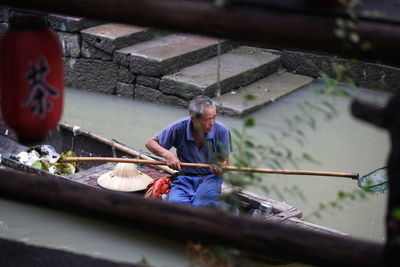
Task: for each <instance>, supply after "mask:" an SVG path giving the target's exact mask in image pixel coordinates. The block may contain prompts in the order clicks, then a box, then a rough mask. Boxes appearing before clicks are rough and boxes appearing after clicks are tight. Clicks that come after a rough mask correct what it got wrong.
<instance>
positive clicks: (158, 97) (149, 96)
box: [135, 85, 189, 107]
mask: <svg viewBox="0 0 400 267" xmlns="http://www.w3.org/2000/svg"><path fill="white" fill-rule="evenodd" d="M135 99H138V100H145V101H149V102H155V103H162V104H167V105H172V106H181V107H187V106H188V105H189V101H187V100H184V99H182V98H179V97H176V96H173V95H165V94H163V93H161V92H160V91H159V90H157V89H153V88H149V87H145V86H142V85H136V87H135Z"/></svg>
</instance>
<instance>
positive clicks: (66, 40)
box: [57, 32, 81, 58]
mask: <svg viewBox="0 0 400 267" xmlns="http://www.w3.org/2000/svg"><path fill="white" fill-rule="evenodd" d="M57 35H58V37H59V40H60V43H61V48H62V51H63V55H64V56H65V57H76V58H78V57H80V55H81V46H80V41H81V40H80V36H79V34H77V33H68V32H57Z"/></svg>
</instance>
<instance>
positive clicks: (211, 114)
mask: <svg viewBox="0 0 400 267" xmlns="http://www.w3.org/2000/svg"><path fill="white" fill-rule="evenodd" d="M216 118H217V109H216V108H215V107H211V108H208V109H205V110H204V112H203V116H202V117H201V118H198V119H197V118H194V117H192V121H193V124H194V127H195V128H196V130H197V131H201V132H203V133H208V132H209V131H211V129H212V127H213V126H214V124H215V120H216Z"/></svg>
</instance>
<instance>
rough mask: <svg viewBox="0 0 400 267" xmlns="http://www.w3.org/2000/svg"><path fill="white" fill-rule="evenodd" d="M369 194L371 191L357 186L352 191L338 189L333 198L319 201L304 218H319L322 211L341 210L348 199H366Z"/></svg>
mask: <svg viewBox="0 0 400 267" xmlns="http://www.w3.org/2000/svg"><path fill="white" fill-rule="evenodd" d="M369 194H371V192H368V191H365V190H362V189H359V188H358V189H355V190H353V191H352V192H344V191H339V192H338V193H337V197H336V199H335V200H332V201H329V202H326V203H322V202H321V203H319V205H318V208H317V209H316V210H315V211H313V212H311V213H310V214H308V215H306V216H304V219H310V218H312V217H316V218H321V217H322V213H324V212H329V211H334V210H337V211H340V210H343V208H344V205H348V204H350V201H362V200H367V199H368V195H369Z"/></svg>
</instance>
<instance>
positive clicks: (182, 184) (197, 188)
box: [168, 174, 222, 207]
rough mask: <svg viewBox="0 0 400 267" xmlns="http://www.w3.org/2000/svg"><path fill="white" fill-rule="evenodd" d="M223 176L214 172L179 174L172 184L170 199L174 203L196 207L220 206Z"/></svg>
mask: <svg viewBox="0 0 400 267" xmlns="http://www.w3.org/2000/svg"><path fill="white" fill-rule="evenodd" d="M221 185H222V177H221V176H216V175H214V174H209V175H206V176H178V177H177V178H176V179H175V180H174V181H172V184H171V190H170V192H169V195H168V199H169V201H171V202H174V203H180V204H185V205H192V206H195V207H210V206H211V207H218V206H219V201H218V198H219V196H220V194H221Z"/></svg>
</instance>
